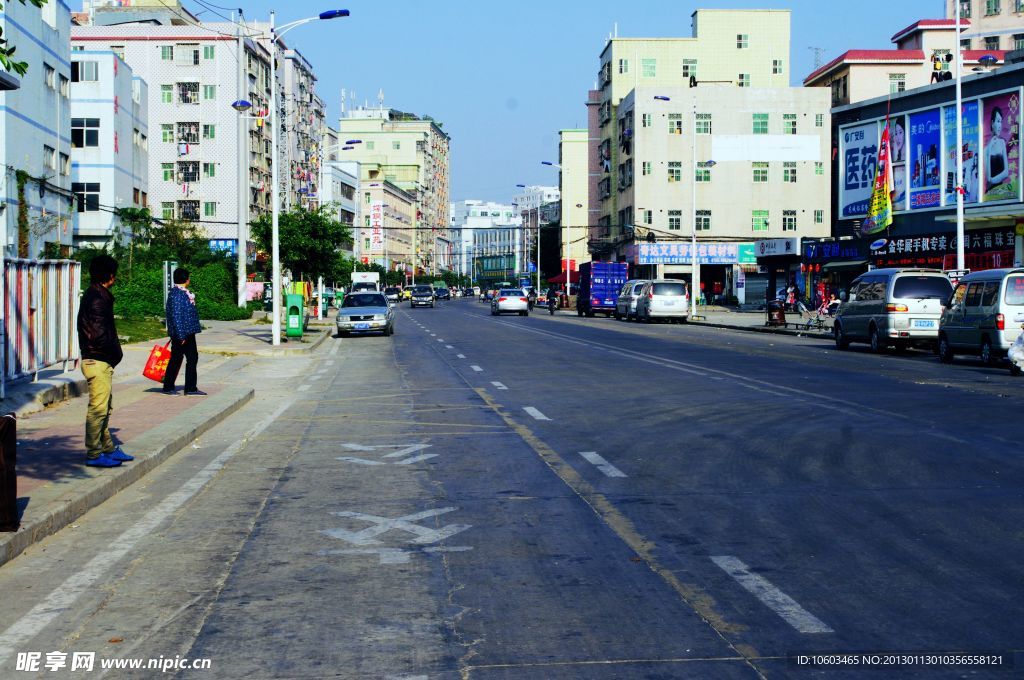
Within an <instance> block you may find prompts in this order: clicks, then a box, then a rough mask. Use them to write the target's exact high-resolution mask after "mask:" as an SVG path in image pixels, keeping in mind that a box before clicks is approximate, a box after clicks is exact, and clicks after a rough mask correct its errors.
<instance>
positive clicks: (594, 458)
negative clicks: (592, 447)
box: [580, 451, 626, 477]
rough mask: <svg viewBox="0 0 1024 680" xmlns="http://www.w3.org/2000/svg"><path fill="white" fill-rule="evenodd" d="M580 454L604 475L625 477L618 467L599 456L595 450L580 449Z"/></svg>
mask: <svg viewBox="0 0 1024 680" xmlns="http://www.w3.org/2000/svg"><path fill="white" fill-rule="evenodd" d="M580 455H581V456H583V458H585V459H586V461H587V462H588V463H590V464H592V465H593V466H594V467H596V468H597V469H598V470H600V471H601V472H603V473H604V475H605V477H625V476H626V473H624V472H623V471H622V470H620V469H619V468H617V467H615V466H614V465H612V464H611V463H609V462H608V461H606V460H605V459H604V458H602V457H601V456H599V455H597V452H595V451H580Z"/></svg>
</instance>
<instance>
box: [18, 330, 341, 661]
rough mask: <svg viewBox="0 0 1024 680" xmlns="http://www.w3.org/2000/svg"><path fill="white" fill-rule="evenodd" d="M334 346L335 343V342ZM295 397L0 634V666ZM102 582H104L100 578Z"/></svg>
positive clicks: (107, 574)
mask: <svg viewBox="0 0 1024 680" xmlns="http://www.w3.org/2000/svg"><path fill="white" fill-rule="evenodd" d="M335 346H337V345H335ZM294 401H295V398H294V397H292V398H291V399H288V400H287V401H285V402H284V403H283V404H281V406H279V407H278V408H277V410H276V411H274V412H273V413H271V414H270V415H269V416H267V417H266V418H264V419H263V420H262V421H260V422H259V423H258V424H257V425H256V426H255V427H254V428H253V429H251V430H249V431H248V432H247V433H245V435H243V436H242V437H241V438H240V439H239V440H238V441H237V442H235V443H234V444H232V445H231V446H229V447H228V448H226V449H224V451H223V452H221V454H220V455H219V456H217V457H216V458H214V459H213V460H212V461H210V463H209V464H208V465H207V466H206V467H204V468H203V469H202V470H200V471H199V472H198V473H196V475H195V476H194V477H192V478H191V479H190V480H188V481H187V482H185V483H184V484H183V485H182V486H181V488H180V489H178V490H177V491H175V492H174V493H172V494H171V495H170V496H168V497H167V498H165V499H164V500H163V501H161V502H160V504H159V505H157V506H156V507H155V508H153V509H152V510H150V511H149V512H148V513H146V514H145V515H144V516H143V517H142V519H140V520H139V521H138V522H136V523H135V524H133V525H132V526H131V527H129V528H128V529H127V530H126V531H125V532H124V533H122V534H121V535H120V536H118V537H117V538H116V539H114V540H113V541H112V542H111V543H110V544H108V545H107V546H106V547H105V548H104V549H103V552H101V553H100V554H98V555H96V557H94V558H92V559H91V560H89V563H88V564H86V565H85V566H84V567H83V568H82V569H81V570H80V571H78V572H77V573H76V574H73V575H72V576H70V577H68V579H67V580H66V581H64V583H62V584H60V586H58V587H57V588H56V589H54V590H53V591H51V592H50V594H49V595H47V596H46V597H45V598H44V599H43V600H42V601H41V602H40V603H39V604H37V605H36V606H35V607H33V608H32V609H31V610H30V611H29V612H28V613H27V614H25V615H24V616H22V617H21V618H20V619H18V621H17V622H16V623H14V624H12V625H11V626H10V627H9V628H7V630H5V631H4V632H3V633H2V634H0V666H3V667H6V666H7V662H8V659H10V657H11V656H13V655H14V653H15V652H17V651H19V650H21V651H24V650H25V645H26V643H27V642H28V641H29V640H31V639H32V638H34V637H35V636H36V635H38V634H39V633H40V632H41V631H42V630H43V629H44V628H46V627H47V626H48V625H50V623H51V622H52V621H53V620H54V619H55V618H57V617H58V616H60V615H61V614H63V613H65V612H67V611H68V610H70V609H71V608H72V606H73V605H74V604H75V602H76V601H77V600H78V598H79V597H80V596H81V595H82V594H83V593H85V592H87V591H88V592H92V590H93V588H94V587H95V584H96V583H97V582H98V581H100V579H109V578H111V574H112V573H114V572H112V568H113V565H115V564H116V563H117V562H118V561H120V560H121V559H122V558H123V557H124V556H125V555H127V554H128V553H129V552H130V551H131V550H132V549H133V548H134V547H135V545H136V543H138V542H139V541H140V540H142V539H143V538H147V537H149V536H150V535H151V534H152V533H153V532H154V531H155V530H156V528H157V527H158V526H160V524H162V523H163V522H164V521H165V520H166V519H167V518H168V517H169V516H170V515H172V514H173V513H174V512H176V511H177V510H178V508H180V507H181V506H182V505H184V504H185V503H186V502H187V501H188V500H189V499H190V498H192V496H194V495H196V493H198V492H199V490H200V489H202V488H203V487H204V486H205V485H206V483H207V482H209V481H210V480H211V479H213V477H214V476H216V474H217V473H218V472H220V470H221V469H222V468H223V467H224V466H225V465H227V463H228V461H229V460H231V458H232V457H234V455H235V454H237V453H238V452H239V451H240V450H241V449H242V447H243V446H245V445H247V444H249V443H250V441H251V440H252V439H253V438H255V437H258V436H259V435H260V433H261V432H263V430H265V429H267V428H268V427H270V425H271V424H272V423H273V422H274V421H275V420H277V419H278V418H279V417H280V416H281V414H282V413H284V412H285V411H287V410H288V409H289V408H291V406H292V404H293V403H294ZM104 582H106V581H104Z"/></svg>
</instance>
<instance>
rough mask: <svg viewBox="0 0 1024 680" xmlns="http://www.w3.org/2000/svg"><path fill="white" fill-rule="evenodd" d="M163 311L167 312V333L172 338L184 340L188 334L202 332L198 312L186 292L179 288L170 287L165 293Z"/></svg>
mask: <svg viewBox="0 0 1024 680" xmlns="http://www.w3.org/2000/svg"><path fill="white" fill-rule="evenodd" d="M164 311H165V312H166V313H167V334H168V335H169V336H171V339H172V340H184V339H185V338H187V337H188V336H190V335H195V334H196V333H201V332H202V330H203V327H202V326H200V325H199V312H197V311H196V306H195V305H194V304H192V301H191V300H189V299H188V293H186V292H185V291H183V290H182V289H181V288H178V287H174V288H171V290H170V292H168V293H167V306H166V308H165V309H164Z"/></svg>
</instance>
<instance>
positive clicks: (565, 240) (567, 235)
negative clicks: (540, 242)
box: [540, 161, 582, 300]
mask: <svg viewBox="0 0 1024 680" xmlns="http://www.w3.org/2000/svg"><path fill="white" fill-rule="evenodd" d="M540 164H541V165H547V166H549V167H552V168H557V169H558V172H559V178H561V172H562V166H561V165H559V164H558V163H552V162H551V161H541V162H540ZM561 188H562V187H561V181H559V189H561ZM562 199H563V200H564V199H565V192H564V191H563V192H562ZM576 207H577V208H579V207H582V206H581V204H577V205H576ZM562 226H563V227H565V237H564V238H563V239H562V243H564V244H565V298H566V299H567V300H568V299H569V279H570V278H571V276H570V269H569V261H570V253H569V248H570V247H571V244H570V240H569V239H570V236H571V233H572V232H570V231H569V228H570V227H569V225H568V224H563V225H562Z"/></svg>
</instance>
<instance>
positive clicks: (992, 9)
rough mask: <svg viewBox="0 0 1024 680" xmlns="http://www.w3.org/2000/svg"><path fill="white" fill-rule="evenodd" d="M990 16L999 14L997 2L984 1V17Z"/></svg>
mask: <svg viewBox="0 0 1024 680" xmlns="http://www.w3.org/2000/svg"><path fill="white" fill-rule="evenodd" d="M992 14H999V0H985V16H991V15H992ZM986 40H988V39H987V38H986Z"/></svg>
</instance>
